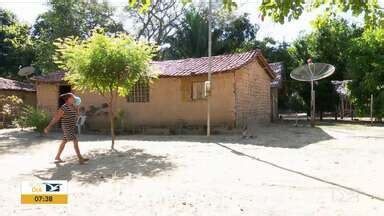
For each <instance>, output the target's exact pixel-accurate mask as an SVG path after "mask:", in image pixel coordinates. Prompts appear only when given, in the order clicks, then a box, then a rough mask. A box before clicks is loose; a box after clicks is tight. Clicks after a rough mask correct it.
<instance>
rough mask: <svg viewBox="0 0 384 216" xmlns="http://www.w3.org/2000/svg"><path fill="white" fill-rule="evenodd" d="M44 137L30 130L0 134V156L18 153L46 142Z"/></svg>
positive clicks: (16, 130)
mask: <svg viewBox="0 0 384 216" xmlns="http://www.w3.org/2000/svg"><path fill="white" fill-rule="evenodd" d="M47 140H49V139H47V138H46V137H43V136H41V135H40V134H38V133H34V132H32V131H30V130H23V131H22V130H18V129H15V130H10V131H5V132H2V133H0V154H8V153H20V152H24V151H28V148H30V147H32V146H34V145H39V144H41V143H43V142H44V141H47Z"/></svg>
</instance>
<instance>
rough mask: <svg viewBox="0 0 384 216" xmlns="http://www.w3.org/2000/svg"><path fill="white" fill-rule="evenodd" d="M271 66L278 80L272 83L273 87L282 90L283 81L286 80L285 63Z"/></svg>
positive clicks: (270, 64)
mask: <svg viewBox="0 0 384 216" xmlns="http://www.w3.org/2000/svg"><path fill="white" fill-rule="evenodd" d="M269 66H270V67H271V69H272V70H273V72H274V73H275V74H276V78H275V79H274V80H272V82H271V87H272V88H281V87H282V86H283V80H284V79H285V77H284V76H285V73H284V63H283V62H275V63H269Z"/></svg>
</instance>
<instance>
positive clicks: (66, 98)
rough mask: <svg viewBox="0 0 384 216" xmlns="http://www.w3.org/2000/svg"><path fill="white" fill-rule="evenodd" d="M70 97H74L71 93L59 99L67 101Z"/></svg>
mask: <svg viewBox="0 0 384 216" xmlns="http://www.w3.org/2000/svg"><path fill="white" fill-rule="evenodd" d="M70 97H74V95H73V94H72V93H71V92H68V93H65V94H62V95H60V98H61V99H63V100H64V101H67V100H68V98H70Z"/></svg>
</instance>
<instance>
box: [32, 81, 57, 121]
mask: <svg viewBox="0 0 384 216" xmlns="http://www.w3.org/2000/svg"><path fill="white" fill-rule="evenodd" d="M58 97H59V86H58V85H56V84H49V83H37V84H36V99H37V107H38V108H39V109H43V110H45V111H48V112H50V113H51V114H53V113H54V112H56V110H57V108H58V107H57V106H58Z"/></svg>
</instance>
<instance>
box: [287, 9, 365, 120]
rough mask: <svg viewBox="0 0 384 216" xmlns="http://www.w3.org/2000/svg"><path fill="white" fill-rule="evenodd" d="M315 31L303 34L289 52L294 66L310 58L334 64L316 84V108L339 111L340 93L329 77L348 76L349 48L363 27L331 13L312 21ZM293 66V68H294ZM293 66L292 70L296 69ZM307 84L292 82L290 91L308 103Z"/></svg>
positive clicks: (323, 110) (340, 78)
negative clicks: (327, 76) (331, 69)
mask: <svg viewBox="0 0 384 216" xmlns="http://www.w3.org/2000/svg"><path fill="white" fill-rule="evenodd" d="M313 28H314V31H313V32H312V33H310V34H308V35H305V36H302V37H300V38H299V39H297V40H296V41H294V43H293V44H292V46H291V48H290V54H291V55H292V59H294V60H295V62H293V65H294V67H297V66H299V65H302V64H306V60H307V59H308V58H312V59H313V61H314V62H323V63H329V64H332V65H334V66H335V68H336V71H335V73H334V74H333V75H332V76H331V77H329V78H326V79H323V80H320V81H318V82H317V84H316V85H315V91H316V110H318V111H319V113H320V118H321V117H322V113H323V112H331V111H335V110H336V106H337V104H338V98H339V97H338V95H337V93H336V91H335V88H334V86H333V85H332V84H331V82H330V80H343V79H345V78H348V73H347V68H346V62H347V60H348V59H349V58H350V56H349V53H348V49H349V47H350V46H351V45H352V43H353V42H352V40H353V39H354V38H357V37H359V36H360V35H361V31H362V30H361V29H360V28H357V27H356V26H354V25H350V24H349V23H348V22H347V21H346V20H344V19H340V18H337V17H336V16H335V15H332V14H325V15H324V16H320V17H318V18H317V19H316V20H315V22H314V23H313ZM294 67H293V68H294ZM293 68H292V69H293ZM308 86H309V85H308V84H305V83H298V82H295V81H289V87H290V89H291V91H296V92H298V93H299V95H300V96H301V97H302V98H304V100H305V102H306V103H307V104H309V102H310V93H309V91H308V89H309V87H308Z"/></svg>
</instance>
